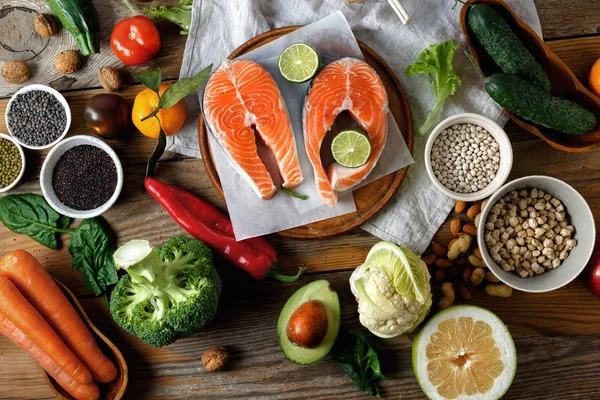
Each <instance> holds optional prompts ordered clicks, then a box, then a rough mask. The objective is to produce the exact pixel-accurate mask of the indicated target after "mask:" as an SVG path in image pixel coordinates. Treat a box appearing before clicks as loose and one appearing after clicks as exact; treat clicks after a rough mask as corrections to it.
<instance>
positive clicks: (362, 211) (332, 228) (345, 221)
mask: <svg viewBox="0 0 600 400" xmlns="http://www.w3.org/2000/svg"><path fill="white" fill-rule="evenodd" d="M298 28H301V26H288V27H284V28H278V29H274V30H272V31H268V32H265V33H263V34H262V35H259V36H256V37H255V38H253V39H251V40H249V41H248V42H246V43H244V44H243V45H241V46H240V47H238V48H237V49H236V50H235V51H234V52H233V53H231V54H230V55H229V57H228V58H230V59H233V58H236V57H239V56H241V55H242V54H245V53H247V52H249V51H251V50H254V49H256V48H258V47H260V46H262V45H264V44H267V43H269V42H271V41H273V40H275V39H277V38H279V37H280V36H283V35H285V34H287V33H290V32H293V31H295V30H296V29H298ZM358 44H359V46H360V49H361V51H362V53H363V55H364V57H365V61H366V62H367V63H368V64H369V65H371V66H372V67H373V68H374V69H375V71H377V73H378V74H379V77H380V78H381V80H382V81H383V84H384V86H385V88H386V90H387V93H388V101H389V107H390V111H391V112H392V115H393V116H394V119H395V120H396V123H397V124H398V127H399V128H400V131H401V132H402V135H403V136H404V140H405V141H406V145H407V146H408V149H409V150H410V152H411V153H412V149H413V123H412V116H411V113H410V106H409V104H408V98H407V97H406V94H405V93H404V90H403V89H402V85H401V84H400V81H398V78H397V77H396V75H395V74H394V72H393V70H392V69H391V68H390V66H389V65H388V64H387V63H386V62H385V61H384V60H383V59H382V58H381V57H379V55H378V54H377V53H376V52H375V51H373V50H372V49H371V48H369V47H368V46H366V45H365V44H364V43H362V42H360V41H359V42H358ZM208 135H209V133H208V131H207V129H206V127H205V125H204V118H203V117H202V113H200V116H199V118H198V142H199V145H200V154H201V155H202V162H203V163H204V167H205V169H206V173H207V174H208V177H209V178H210V180H211V182H212V183H213V185H214V187H215V188H216V189H217V191H218V192H219V194H220V195H221V197H223V198H225V196H224V195H223V188H222V187H221V181H220V180H219V175H218V173H217V170H216V167H215V164H214V161H213V155H212V152H211V149H210V144H209V142H208ZM407 170H408V167H405V168H403V169H401V170H399V171H396V172H394V173H391V174H389V175H386V176H384V177H382V178H380V179H378V180H376V181H374V182H371V183H369V184H368V185H366V186H363V187H361V188H360V189H357V190H355V191H354V192H352V194H353V196H354V202H355V204H356V211H355V212H353V213H350V214H346V215H341V216H339V217H335V218H330V219H326V220H324V221H318V222H313V223H311V224H308V225H303V226H299V227H296V228H291V229H287V230H285V231H282V232H278V233H277V234H278V235H279V236H283V237H286V238H292V239H321V238H325V237H329V236H333V235H339V234H342V233H345V232H348V231H350V230H352V229H354V228H356V227H357V226H359V225H361V224H362V223H364V222H365V221H367V220H368V219H369V218H371V217H372V216H373V215H375V214H376V213H377V212H378V211H379V210H381V208H382V207H383V206H384V205H385V204H386V203H387V202H388V201H389V200H390V199H391V198H392V196H393V195H394V193H396V190H397V189H398V187H399V186H400V183H402V180H403V179H404V175H406V171H407Z"/></svg>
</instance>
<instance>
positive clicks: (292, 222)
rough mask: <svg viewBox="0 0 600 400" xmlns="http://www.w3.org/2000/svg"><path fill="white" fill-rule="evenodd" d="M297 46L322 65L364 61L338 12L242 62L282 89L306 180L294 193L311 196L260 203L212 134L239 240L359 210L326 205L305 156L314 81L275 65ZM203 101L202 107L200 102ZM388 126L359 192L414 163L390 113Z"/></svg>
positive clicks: (347, 200)
mask: <svg viewBox="0 0 600 400" xmlns="http://www.w3.org/2000/svg"><path fill="white" fill-rule="evenodd" d="M298 42H303V43H307V44H309V45H311V46H313V47H314V48H315V49H316V50H317V52H318V53H319V55H320V56H321V65H322V66H324V65H326V64H328V63H330V62H332V61H334V60H337V59H339V58H341V57H346V56H351V57H356V58H360V59H362V58H363V56H362V54H361V52H360V48H359V47H358V43H357V42H356V39H355V38H354V35H353V34H352V30H351V29H350V26H349V25H348V22H347V21H346V19H345V18H344V16H343V14H342V13H341V12H336V13H334V14H332V15H330V16H328V17H326V18H323V19H321V20H319V21H317V22H315V23H313V24H310V25H307V26H305V27H304V28H301V29H298V30H296V31H294V32H292V33H290V34H288V35H285V36H283V37H281V38H279V39H277V40H275V41H273V42H271V43H269V44H267V45H265V46H262V47H260V48H258V49H256V50H254V51H252V52H249V53H247V54H245V55H243V56H242V57H240V59H247V60H252V61H255V62H257V63H259V64H261V65H262V66H263V67H265V68H266V69H267V70H268V71H269V72H270V73H271V75H272V76H273V78H274V79H275V81H276V82H277V84H278V86H279V89H280V90H281V93H282V95H283V97H284V99H285V101H286V104H287V107H288V112H289V114H290V119H291V122H292V128H293V130H294V135H295V138H296V147H297V151H298V157H299V160H300V165H301V169H302V175H303V177H304V181H303V182H302V184H301V185H300V186H299V187H298V188H296V189H294V192H296V193H298V194H302V195H307V196H308V199H307V200H300V199H295V198H292V197H290V196H288V195H286V194H285V193H283V192H282V191H281V190H278V191H277V194H276V195H275V196H274V197H273V198H272V199H271V200H266V201H265V200H261V199H260V198H258V196H257V195H256V193H255V192H254V191H253V190H252V188H251V187H250V186H249V185H248V183H246V182H245V181H244V180H243V178H242V177H241V176H240V174H239V173H238V172H237V170H238V167H237V166H236V165H234V163H233V161H231V160H230V158H229V157H228V156H227V155H226V154H225V152H224V151H223V149H222V148H221V146H220V145H219V143H218V142H217V140H216V139H215V137H214V135H212V134H210V135H209V142H210V146H211V148H212V151H213V155H214V161H215V165H216V168H217V172H218V173H219V178H220V179H221V184H222V185H223V191H224V194H225V199H226V202H227V208H228V210H229V214H230V217H231V220H232V223H233V227H234V231H235V234H236V238H237V239H238V240H242V239H246V238H249V237H254V236H261V235H265V234H268V233H273V232H278V231H281V230H285V229H289V228H293V227H296V226H301V225H305V224H307V223H311V222H315V221H320V220H323V219H327V218H332V217H336V216H340V215H343V214H347V213H351V212H353V211H355V210H356V208H355V205H354V199H353V197H352V195H351V192H350V191H347V192H344V193H339V199H338V203H337V205H336V206H335V207H334V208H330V207H329V206H327V205H324V204H323V203H322V201H321V199H320V198H319V196H318V194H317V192H316V188H315V183H314V174H313V170H312V165H311V164H310V162H309V160H308V157H307V155H306V150H305V146H304V137H303V134H302V107H303V103H304V97H305V95H306V92H307V89H308V86H309V84H310V82H306V83H303V84H296V83H291V82H287V81H286V80H285V79H284V78H283V77H282V76H281V74H280V73H279V68H278V65H277V61H278V57H279V54H281V52H282V51H283V50H284V49H285V48H286V47H288V46H289V45H290V44H293V43H298ZM200 101H201V102H202V99H201V98H200ZM338 124H339V125H340V126H342V127H349V126H352V123H351V122H349V121H343V120H339V121H338ZM388 125H389V128H388V137H387V142H386V145H385V148H384V150H383V153H382V155H381V157H380V159H379V161H378V163H377V165H376V166H375V168H374V169H373V170H372V171H371V173H370V174H369V176H368V177H367V178H366V179H365V180H364V181H363V182H361V184H360V185H359V186H357V187H356V188H358V187H360V186H364V185H366V184H368V183H370V182H372V181H374V180H377V179H379V178H381V177H382V176H385V175H387V174H389V173H392V172H394V171H397V170H399V169H401V168H404V167H405V166H407V165H409V164H411V163H412V162H413V159H412V157H411V155H410V152H409V151H408V148H407V146H406V143H405V142H404V139H403V137H402V135H401V133H400V129H399V128H398V126H397V124H396V122H395V121H394V119H393V117H392V116H391V113H388ZM337 129H338V127H337V126H334V128H333V130H337ZM266 164H267V166H270V168H269V169H270V170H273V171H275V170H276V169H275V168H273V166H272V165H270V163H266ZM276 183H279V182H276ZM356 188H355V189H356Z"/></svg>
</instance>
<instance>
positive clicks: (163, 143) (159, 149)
mask: <svg viewBox="0 0 600 400" xmlns="http://www.w3.org/2000/svg"><path fill="white" fill-rule="evenodd" d="M154 118H156V120H157V121H158V126H159V128H160V131H159V133H158V140H157V141H156V147H155V148H154V151H153V152H152V155H151V156H150V158H149V159H148V165H146V178H145V179H144V181H145V180H146V179H148V178H149V177H151V176H154V170H155V169H156V163H158V160H160V158H161V157H162V155H163V153H164V152H165V148H166V147H167V137H166V136H165V131H163V128H162V125H161V124H160V119H158V117H156V116H155V117H154Z"/></svg>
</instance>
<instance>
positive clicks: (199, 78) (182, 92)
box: [156, 64, 212, 109]
mask: <svg viewBox="0 0 600 400" xmlns="http://www.w3.org/2000/svg"><path fill="white" fill-rule="evenodd" d="M211 71H212V64H210V65H209V66H208V67H206V68H204V69H203V70H202V71H200V72H198V73H197V74H196V75H194V76H192V77H191V78H183V79H180V80H178V81H177V82H175V83H174V84H172V85H171V86H169V88H168V89H167V90H165V92H164V93H163V94H162V96H161V97H160V100H159V102H158V106H157V107H156V108H159V109H160V108H169V107H172V106H174V105H175V104H177V102H178V101H179V100H181V99H183V98H184V97H186V96H189V95H190V94H192V93H195V92H197V91H198V89H200V88H201V87H202V85H204V82H205V81H206V79H207V78H208V76H209V75H210V72H211Z"/></svg>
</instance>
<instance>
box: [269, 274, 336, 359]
mask: <svg viewBox="0 0 600 400" xmlns="http://www.w3.org/2000/svg"><path fill="white" fill-rule="evenodd" d="M306 303H309V304H306ZM303 305H304V307H302V306H303ZM321 307H322V308H321ZM298 309H300V313H302V315H299V314H296V316H295V318H294V320H293V323H294V326H295V327H298V325H299V324H302V321H304V323H305V324H306V325H307V327H310V326H309V325H310V324H315V320H316V319H319V318H320V317H319V315H321V313H320V311H323V310H324V311H325V315H326V317H327V320H326V321H323V322H324V323H325V324H326V329H325V333H324V335H323V334H322V333H319V332H318V331H319V330H321V329H322V328H324V325H323V324H322V322H316V324H317V325H319V326H317V327H315V330H316V331H317V332H314V333H315V335H316V336H320V337H319V339H318V340H319V343H312V344H311V345H310V347H302V346H300V345H298V344H297V343H294V341H293V340H292V339H290V337H289V336H288V333H289V330H288V325H289V323H290V319H292V317H293V316H294V314H295V313H296V311H298ZM315 310H316V312H314V311H315ZM311 314H312V315H311ZM298 320H301V322H300V323H299V322H298ZM339 331H340V300H339V298H338V295H337V293H336V292H335V290H333V289H332V288H331V286H330V285H329V282H328V281H326V280H324V279H322V280H318V281H315V282H312V283H309V284H308V285H305V286H302V287H301V288H300V289H298V290H297V291H296V293H294V294H293V295H292V296H291V297H290V298H289V299H288V301H287V302H286V303H285V305H284V306H283V309H282V310H281V313H280V314H279V320H278V321H277V335H278V336H279V346H281V350H283V353H284V354H285V355H286V357H287V358H288V359H289V360H290V361H293V362H295V363H298V364H312V363H315V362H317V361H319V360H320V359H322V358H323V357H325V356H326V355H327V353H329V351H330V350H331V348H332V347H333V344H334V342H335V339H336V337H337V335H338V332H339ZM309 335H310V332H309ZM315 335H313V336H312V337H311V338H310V339H309V340H308V342H309V343H310V342H314V338H315ZM321 337H322V339H321Z"/></svg>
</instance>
